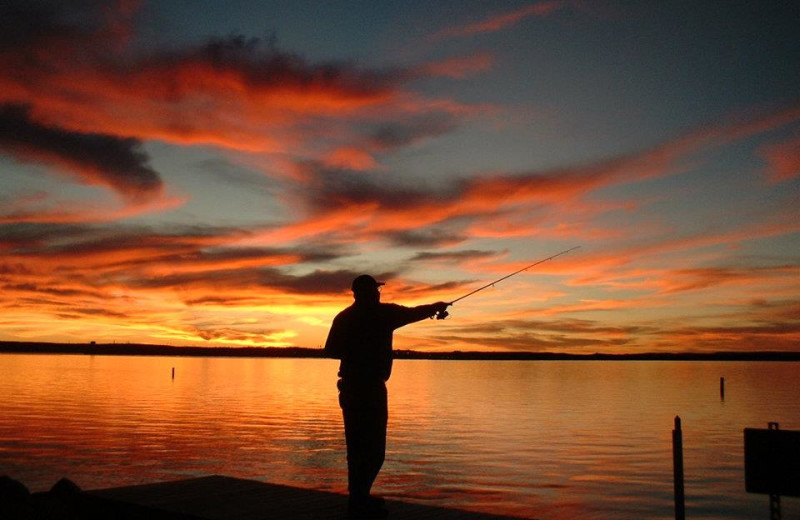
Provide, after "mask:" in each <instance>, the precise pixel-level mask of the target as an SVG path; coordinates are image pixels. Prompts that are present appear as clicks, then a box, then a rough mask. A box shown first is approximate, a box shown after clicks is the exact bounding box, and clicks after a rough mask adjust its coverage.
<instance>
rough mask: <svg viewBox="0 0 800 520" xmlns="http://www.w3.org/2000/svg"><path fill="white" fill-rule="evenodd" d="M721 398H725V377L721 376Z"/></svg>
mask: <svg viewBox="0 0 800 520" xmlns="http://www.w3.org/2000/svg"><path fill="white" fill-rule="evenodd" d="M719 398H720V399H722V400H723V401H724V400H725V378H724V377H720V378H719Z"/></svg>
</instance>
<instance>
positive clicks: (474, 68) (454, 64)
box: [419, 52, 494, 79]
mask: <svg viewBox="0 0 800 520" xmlns="http://www.w3.org/2000/svg"><path fill="white" fill-rule="evenodd" d="M493 62H494V58H493V57H492V55H491V54H489V53H487V52H481V53H478V54H474V55H472V56H462V57H458V58H450V59H447V60H443V61H437V62H433V63H428V64H427V65H424V66H422V67H421V68H420V69H419V73H420V74H422V75H424V76H445V77H450V78H456V79H463V78H465V77H467V76H470V75H472V74H476V73H479V72H484V71H486V70H488V69H489V68H490V67H491V66H492V63H493Z"/></svg>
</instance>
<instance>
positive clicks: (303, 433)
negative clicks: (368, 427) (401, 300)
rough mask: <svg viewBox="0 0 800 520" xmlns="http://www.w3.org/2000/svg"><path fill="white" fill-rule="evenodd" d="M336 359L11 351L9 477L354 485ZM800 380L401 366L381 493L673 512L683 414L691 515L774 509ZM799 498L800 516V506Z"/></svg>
mask: <svg viewBox="0 0 800 520" xmlns="http://www.w3.org/2000/svg"><path fill="white" fill-rule="evenodd" d="M173 367H175V379H174V380H173V379H172V378H171V369H172V368H173ZM336 369H337V362H336V361H333V360H323V359H261V358H259V359H243V358H169V357H122V356H119V357H117V356H83V355H57V356H56V355H16V354H0V395H2V400H0V474H7V475H9V476H11V477H13V478H16V479H18V480H21V481H22V482H23V483H25V484H26V485H27V486H28V487H29V488H30V489H31V490H32V491H42V490H46V489H49V488H50V487H51V486H52V485H53V484H54V483H55V482H56V481H57V480H58V479H59V478H61V477H62V476H67V477H69V478H70V479H72V480H73V481H75V482H76V483H77V484H78V485H80V486H81V487H82V488H84V489H94V488H103V487H111V486H119V485H127V484H139V483H146V482H154V481H162V480H174V479H180V478H186V477H192V476H200V475H208V474H225V475H231V476H236V477H242V478H252V479H258V480H264V481H270V482H276V483H281V484H289V485H295V486H302V487H310V488H316V489H324V490H332V491H337V492H344V491H345V489H346V468H345V452H344V437H343V433H342V422H341V415H340V411H339V408H338V403H337V398H336V389H335V382H336ZM798 376H800V364H798V363H767V362H759V363H750V362H665V361H661V362H659V361H655V362H650V361H648V362H638V361H619V362H614V361H565V362H559V361H520V362H516V361H494V362H485V361H484V362H481V361H417V360H401V361H397V362H396V363H395V369H394V373H393V375H392V379H391V381H390V382H389V400H390V419H389V421H390V424H389V445H388V453H387V461H386V465H385V466H384V470H383V472H382V473H381V476H380V477H379V478H378V482H377V483H376V489H375V491H376V492H377V493H380V494H382V495H384V496H386V497H387V498H401V499H405V500H415V501H421V502H425V503H432V504H438V505H446V506H450V507H459V508H463V509H471V510H478V511H487V512H499V513H506V514H513V515H518V516H522V517H526V518H541V519H543V520H546V519H572V518H597V519H623V518H630V519H634V518H635V519H645V518H663V519H668V518H673V517H674V516H673V502H672V501H673V498H672V455H671V453H672V445H671V439H672V428H673V419H674V417H675V416H676V415H680V417H681V419H682V421H683V431H684V457H685V458H684V461H685V462H684V465H685V472H686V495H687V518H718V519H737V518H741V519H757V518H769V507H768V504H769V501H768V497H767V496H764V495H752V494H747V493H745V490H744V455H743V432H742V430H743V429H744V428H745V427H755V428H766V426H767V423H768V422H770V421H773V422H778V423H780V428H781V429H787V430H800V399H798V396H799V395H800V377H798ZM720 377H725V380H726V393H725V398H724V400H723V399H721V396H720V392H719V378H720ZM782 506H783V518H785V519H786V518H800V499H797V498H785V497H784V498H783V499H782Z"/></svg>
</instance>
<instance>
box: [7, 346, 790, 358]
mask: <svg viewBox="0 0 800 520" xmlns="http://www.w3.org/2000/svg"><path fill="white" fill-rule="evenodd" d="M0 353H6V354H86V355H98V356H189V357H250V358H259V357H262V358H263V357H268V358H324V357H326V356H325V354H324V352H323V350H322V349H318V348H302V347H174V346H169V345H148V344H141V343H96V344H95V343H39V342H23V341H0ZM395 359H434V360H468V361H800V352H708V353H697V352H676V353H643V354H599V353H597V354H566V353H545V352H461V351H455V352H417V351H413V350H396V351H395Z"/></svg>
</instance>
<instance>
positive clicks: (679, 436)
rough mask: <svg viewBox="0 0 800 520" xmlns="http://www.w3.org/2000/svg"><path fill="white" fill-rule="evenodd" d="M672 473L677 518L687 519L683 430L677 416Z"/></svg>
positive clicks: (673, 434) (678, 519) (677, 519)
mask: <svg viewBox="0 0 800 520" xmlns="http://www.w3.org/2000/svg"><path fill="white" fill-rule="evenodd" d="M672 474H673V479H674V483H675V520H685V518H686V505H685V497H684V494H683V431H682V430H681V418H680V416H677V415H676V416H675V429H674V430H672Z"/></svg>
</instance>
